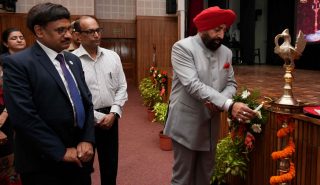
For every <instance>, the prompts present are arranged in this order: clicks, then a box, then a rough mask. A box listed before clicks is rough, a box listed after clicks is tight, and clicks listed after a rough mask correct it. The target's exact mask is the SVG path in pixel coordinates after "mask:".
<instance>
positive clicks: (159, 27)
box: [137, 16, 178, 82]
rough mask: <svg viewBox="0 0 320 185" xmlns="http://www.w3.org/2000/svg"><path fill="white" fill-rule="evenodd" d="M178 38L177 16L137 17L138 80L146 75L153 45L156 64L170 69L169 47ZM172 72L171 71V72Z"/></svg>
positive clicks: (150, 62) (151, 57)
mask: <svg viewBox="0 0 320 185" xmlns="http://www.w3.org/2000/svg"><path fill="white" fill-rule="evenodd" d="M177 40H178V18H177V17H176V16H175V17H153V16H138V17H137V69H138V71H137V74H138V77H137V78H138V82H139V81H140V80H141V79H142V78H144V77H146V76H148V75H149V74H148V70H149V68H150V66H151V65H152V62H153V47H155V48H156V65H157V67H158V68H160V69H166V70H170V67H171V48H172V45H173V44H174V43H175V42H176V41H177ZM171 74H172V73H171Z"/></svg>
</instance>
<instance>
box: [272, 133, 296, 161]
mask: <svg viewBox="0 0 320 185" xmlns="http://www.w3.org/2000/svg"><path fill="white" fill-rule="evenodd" d="M294 152H295V144H294V142H293V139H292V138H290V139H289V142H288V145H287V146H286V147H285V148H284V149H283V150H281V151H276V152H272V154H271V157H272V159H273V160H277V159H281V158H286V157H291V156H292V154H293V153H294Z"/></svg>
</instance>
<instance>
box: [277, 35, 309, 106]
mask: <svg viewBox="0 0 320 185" xmlns="http://www.w3.org/2000/svg"><path fill="white" fill-rule="evenodd" d="M280 38H283V43H282V44H281V45H279V39H280ZM274 42H275V45H276V46H275V48H274V52H275V53H276V54H278V55H279V56H280V57H281V58H282V59H283V60H284V65H283V67H284V69H285V74H284V82H285V84H284V87H283V89H284V92H283V95H282V96H281V98H280V99H278V100H277V101H276V102H275V103H276V104H278V105H284V106H299V102H298V101H297V100H296V99H295V98H294V97H293V93H292V82H293V76H292V72H293V70H294V67H295V64H294V62H295V60H297V59H299V58H300V56H301V54H302V52H303V50H304V48H305V46H306V41H305V39H304V34H303V33H302V32H301V31H299V34H298V36H297V39H296V44H295V47H293V46H291V36H290V34H289V29H285V30H284V31H283V32H282V33H281V34H278V35H277V36H276V37H275V39H274Z"/></svg>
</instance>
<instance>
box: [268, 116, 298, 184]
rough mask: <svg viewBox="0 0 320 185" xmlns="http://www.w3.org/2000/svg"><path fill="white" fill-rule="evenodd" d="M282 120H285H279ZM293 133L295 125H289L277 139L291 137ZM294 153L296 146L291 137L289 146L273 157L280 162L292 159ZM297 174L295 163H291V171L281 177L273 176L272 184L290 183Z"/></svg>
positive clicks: (280, 131)
mask: <svg viewBox="0 0 320 185" xmlns="http://www.w3.org/2000/svg"><path fill="white" fill-rule="evenodd" d="M282 119H283V118H281V117H280V118H279V119H278V120H281V121H283V120H282ZM293 131H294V124H293V123H289V124H288V125H287V127H283V128H281V129H279V130H278V132H277V137H278V138H283V137H285V136H287V135H289V134H290V133H293ZM294 152H295V144H294V142H293V138H292V137H290V138H289V141H288V144H287V146H286V147H285V148H284V149H283V150H280V151H275V152H272V154H271V157H272V159H273V160H278V159H281V158H287V157H291V156H292V155H293V153H294ZM295 174H296V171H295V167H294V163H292V162H290V168H289V171H288V172H287V173H284V174H281V175H277V176H272V177H271V178H270V184H271V185H275V184H279V183H283V182H289V181H291V180H292V179H293V178H294V177H295Z"/></svg>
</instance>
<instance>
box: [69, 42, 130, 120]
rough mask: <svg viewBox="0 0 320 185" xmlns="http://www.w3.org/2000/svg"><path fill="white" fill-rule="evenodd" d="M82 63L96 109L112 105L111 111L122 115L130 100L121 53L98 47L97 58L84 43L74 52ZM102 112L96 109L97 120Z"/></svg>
mask: <svg viewBox="0 0 320 185" xmlns="http://www.w3.org/2000/svg"><path fill="white" fill-rule="evenodd" d="M72 53H73V54H75V55H77V56H78V57H79V58H80V60H81V63H82V67H83V70H84V75H85V78H86V83H87V85H88V87H89V89H90V91H91V94H92V102H93V106H94V109H99V108H104V107H111V110H110V112H114V113H117V114H119V116H120V117H121V115H122V107H123V105H124V104H125V102H126V101H127V100H128V94H127V82H126V77H125V74H124V72H123V69H122V64H121V60H120V57H119V55H118V54H117V53H116V52H114V51H111V50H108V49H104V48H101V47H98V51H97V57H96V59H93V58H91V56H90V55H89V53H88V52H87V51H86V50H85V49H84V48H83V46H82V45H80V47H79V48H78V49H76V50H74V51H73V52H72ZM100 115H101V113H100V114H99V112H97V111H94V116H95V118H96V120H99V118H101V116H100Z"/></svg>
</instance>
